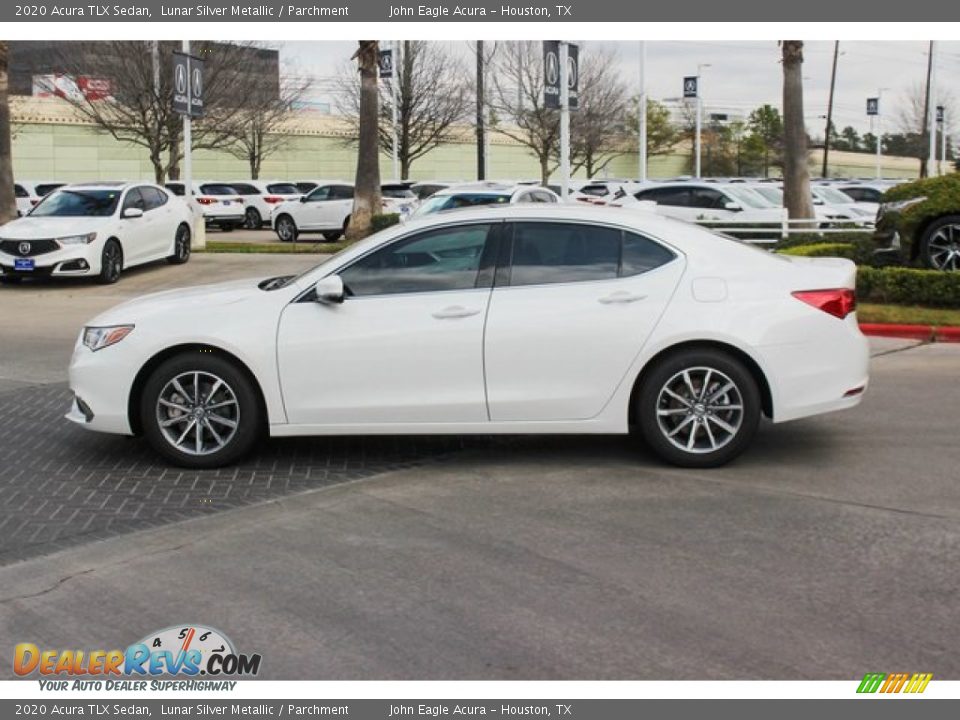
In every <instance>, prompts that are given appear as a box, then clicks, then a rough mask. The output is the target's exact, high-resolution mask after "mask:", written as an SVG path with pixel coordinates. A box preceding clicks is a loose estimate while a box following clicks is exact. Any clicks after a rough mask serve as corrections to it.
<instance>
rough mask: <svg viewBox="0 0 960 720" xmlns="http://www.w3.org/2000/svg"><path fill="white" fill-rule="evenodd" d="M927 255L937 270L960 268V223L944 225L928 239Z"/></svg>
mask: <svg viewBox="0 0 960 720" xmlns="http://www.w3.org/2000/svg"><path fill="white" fill-rule="evenodd" d="M927 257H928V258H929V259H930V265H931V266H932V267H933V268H934V269H935V270H944V271H956V270H960V225H944V226H943V227H941V228H939V229H938V230H937V231H936V232H935V233H933V235H931V236H930V238H929V240H927Z"/></svg>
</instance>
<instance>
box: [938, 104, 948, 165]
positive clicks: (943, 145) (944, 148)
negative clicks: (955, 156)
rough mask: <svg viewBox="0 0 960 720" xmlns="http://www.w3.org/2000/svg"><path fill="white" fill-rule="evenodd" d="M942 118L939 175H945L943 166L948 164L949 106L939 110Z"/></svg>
mask: <svg viewBox="0 0 960 720" xmlns="http://www.w3.org/2000/svg"><path fill="white" fill-rule="evenodd" d="M937 115H939V116H940V162H939V163H937V175H943V166H944V164H945V163H946V162H947V106H946V105H941V106H940V107H938V108H937Z"/></svg>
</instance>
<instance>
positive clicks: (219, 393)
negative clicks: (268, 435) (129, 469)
mask: <svg viewBox="0 0 960 720" xmlns="http://www.w3.org/2000/svg"><path fill="white" fill-rule="evenodd" d="M195 378H197V379H199V393H198V394H196V395H195V393H196V390H197V385H198V383H197V382H196V380H195ZM214 388H215V389H214ZM211 389H214V394H213V395H211V396H210V397H209V398H207V399H206V400H205V399H204V393H206V392H209V391H210V390H211ZM198 421H199V423H200V424H199V428H200V430H199V433H198V431H197V429H196V428H197V427H198V424H197V423H198ZM140 422H141V426H142V427H143V433H144V436H145V437H146V439H147V441H148V442H149V443H150V445H151V447H153V449H154V450H155V451H156V452H157V453H159V454H160V455H162V456H163V457H164V458H165V459H167V460H168V461H170V462H171V463H173V464H175V465H179V466H181V467H187V468H193V469H208V468H217V467H223V466H225V465H230V464H231V463H234V462H236V461H237V460H239V459H240V458H242V457H243V456H244V455H246V454H247V453H249V452H250V451H251V450H252V449H253V447H254V446H255V445H256V443H257V441H258V440H259V439H260V438H261V437H262V435H263V428H264V410H263V407H262V404H261V402H260V398H259V395H258V394H257V391H256V389H255V387H254V385H253V383H252V382H251V380H250V379H249V378H248V377H247V375H246V373H244V372H243V371H242V370H241V369H240V368H238V367H237V366H236V364H235V363H234V362H233V361H231V360H229V359H227V358H225V357H223V356H222V355H218V354H217V353H216V351H214V352H198V351H191V352H185V353H183V354H181V355H176V356H174V357H172V358H170V359H169V360H167V361H165V362H163V363H162V364H161V365H160V366H159V367H158V368H157V369H156V370H154V371H153V373H152V374H151V375H150V378H149V379H148V380H147V383H146V385H145V386H144V388H143V393H142V395H141V397H140ZM162 423H166V425H163V424H162ZM211 428H212V429H211ZM198 434H199V438H198Z"/></svg>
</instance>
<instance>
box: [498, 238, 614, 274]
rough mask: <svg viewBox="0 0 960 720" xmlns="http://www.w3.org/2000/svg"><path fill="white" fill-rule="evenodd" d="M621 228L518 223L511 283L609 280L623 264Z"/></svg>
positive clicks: (514, 239) (514, 240) (514, 242)
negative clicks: (621, 260) (621, 256)
mask: <svg viewBox="0 0 960 720" xmlns="http://www.w3.org/2000/svg"><path fill="white" fill-rule="evenodd" d="M620 235H621V233H620V231H619V230H615V229H613V228H605V227H594V226H591V225H576V224H567V223H517V224H516V225H515V226H514V231H513V257H512V261H511V262H512V265H511V271H510V284H511V285H543V284H550V283H569V282H582V281H584V280H609V279H612V278H615V277H617V270H618V268H619V265H620Z"/></svg>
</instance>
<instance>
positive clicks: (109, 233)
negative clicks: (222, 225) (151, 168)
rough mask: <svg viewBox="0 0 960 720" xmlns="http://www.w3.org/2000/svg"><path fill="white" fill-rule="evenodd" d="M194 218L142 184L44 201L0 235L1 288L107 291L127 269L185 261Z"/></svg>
mask: <svg viewBox="0 0 960 720" xmlns="http://www.w3.org/2000/svg"><path fill="white" fill-rule="evenodd" d="M192 220H193V216H192V214H191V213H190V211H189V210H188V209H187V206H186V205H185V204H184V203H183V201H181V200H180V199H179V198H177V197H175V196H174V195H172V194H171V193H170V192H168V191H167V190H165V189H163V188H161V187H159V186H157V185H151V184H149V183H86V184H83V185H68V186H66V187H62V188H59V189H58V190H54V191H53V192H52V193H50V194H49V195H48V196H47V197H46V198H44V200H43V202H41V203H40V204H39V205H37V206H36V207H35V208H34V209H33V212H31V213H30V215H28V216H27V217H22V218H18V219H17V220H13V221H11V222H9V223H7V224H6V225H4V226H2V227H0V271H2V276H0V277H2V279H3V280H4V281H7V282H9V281H14V282H19V281H20V280H22V279H23V278H27V277H50V276H57V277H78V276H79V277H91V276H92V277H96V278H97V279H98V280H99V281H100V282H101V283H114V282H116V281H117V280H118V279H119V278H120V273H121V272H122V271H123V270H124V269H125V268H128V267H131V266H133V265H141V264H143V263H148V262H152V261H154V260H161V259H164V258H166V259H167V260H168V261H169V262H171V263H173V264H180V263H185V262H186V261H187V260H188V259H189V258H190V236H191V227H192Z"/></svg>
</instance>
